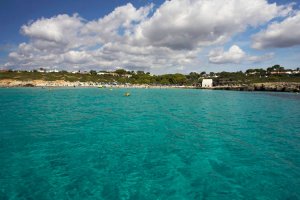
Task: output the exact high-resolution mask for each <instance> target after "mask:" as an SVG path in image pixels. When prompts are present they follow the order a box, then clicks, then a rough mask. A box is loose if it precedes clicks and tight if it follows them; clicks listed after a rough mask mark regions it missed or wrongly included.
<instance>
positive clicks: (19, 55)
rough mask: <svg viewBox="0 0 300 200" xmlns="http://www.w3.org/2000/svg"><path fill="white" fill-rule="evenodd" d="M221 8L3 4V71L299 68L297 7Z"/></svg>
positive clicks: (214, 4) (45, 1) (197, 0)
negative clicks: (46, 69)
mask: <svg viewBox="0 0 300 200" xmlns="http://www.w3.org/2000/svg"><path fill="white" fill-rule="evenodd" d="M231 1H232V3H230V2H231ZM273 3H276V5H275V4H273ZM223 4H224V2H223V3H222V1H218V0H212V1H210V2H209V3H208V1H205V0H181V1H180V0H172V1H170V2H166V1H163V0H152V1H146V0H135V1H125V0H118V1H117V0H110V1H106V0H89V1H83V0H78V1H73V0H26V1H23V0H0V24H1V31H0V68H15V69H17V68H18V69H32V68H39V67H44V68H57V69H66V70H71V71H72V70H78V69H87V70H88V69H96V70H103V69H106V70H114V69H116V68H126V69H128V70H140V69H142V70H145V71H151V72H153V73H175V72H180V73H188V72H190V71H198V72H200V71H208V72H209V71H223V70H225V71H236V70H245V69H247V68H249V67H269V66H270V65H274V64H281V65H283V66H286V67H287V68H289V67H290V68H296V67H299V65H300V64H299V63H300V62H299V61H300V56H299V55H300V54H299V53H300V48H299V45H300V33H299V31H297V30H299V29H300V24H299V22H300V20H299V19H300V14H299V12H298V11H299V4H298V3H293V1H290V0H277V1H276V0H272V1H271V0H269V1H266V0H253V1H249V2H248V3H247V2H246V1H243V0H240V1H233V0H229V3H228V4H227V5H225V4H224V5H223ZM243 9H245V10H243ZM228 10H230V12H232V13H229V12H227V11H228ZM75 13H77V15H74V14H75ZM214 13H215V14H214ZM213 14H214V15H213ZM105 16H106V17H105ZM212 16H213V17H212ZM247 16H249V17H247ZM272 23H273V25H272ZM274 24H275V25H274ZM287 29H293V30H287ZM274 33H275V35H274ZM287 35H288V37H287ZM297 38H299V39H297Z"/></svg>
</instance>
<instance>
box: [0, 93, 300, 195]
mask: <svg viewBox="0 0 300 200" xmlns="http://www.w3.org/2000/svg"><path fill="white" fill-rule="evenodd" d="M125 92H130V93H131V96H130V97H124V96H123V95H124V93H125ZM0 199H1V200H4V199H24V200H25V199H37V200H43V199H56V200H57V199H80V200H82V199H109V200H114V199H124V200H125V199H126V200H127V199H128V200H129V199H132V200H133V199H146V200H147V199H149V200H154V199H172V200H177V199H178V200H179V199H197V200H198V199H203V200H204V199H222V200H225V199H230V200H232V199H249V200H250V199H251V200H252V199H259V200H261V199H272V200H276V199H283V200H294V199H300V95H299V94H288V93H267V92H265V93H259V92H257V93H255V92H234V91H210V90H182V89H126V90H125V89H114V90H112V91H110V90H109V89H96V88H81V89H77V88H74V89H73V88H72V89H67V88H57V89H51V90H49V89H39V88H13V89H12V88H10V89H0Z"/></svg>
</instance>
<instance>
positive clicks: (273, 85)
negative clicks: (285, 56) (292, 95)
mask: <svg viewBox="0 0 300 200" xmlns="http://www.w3.org/2000/svg"><path fill="white" fill-rule="evenodd" d="M212 89H214V90H236V91H268V92H296V93H298V92H300V83H293V82H269V83H254V84H249V85H234V86H215V87H213V88H212Z"/></svg>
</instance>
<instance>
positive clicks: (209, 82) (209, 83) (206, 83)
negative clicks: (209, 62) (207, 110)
mask: <svg viewBox="0 0 300 200" xmlns="http://www.w3.org/2000/svg"><path fill="white" fill-rule="evenodd" d="M212 86H213V80H212V79H203V80H202V87H203V88H211V87H212Z"/></svg>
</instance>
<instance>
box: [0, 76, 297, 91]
mask: <svg viewBox="0 0 300 200" xmlns="http://www.w3.org/2000/svg"><path fill="white" fill-rule="evenodd" d="M16 87H39V88H54V87H80V88H144V89H147V88H149V89H150V88H151V89H172V88H177V89H205V90H233V91H267V92H294V93H299V92H300V83H297V82H267V83H253V84H242V85H223V86H213V87H211V88H203V87H197V86H178V85H147V84H118V85H116V84H107V83H97V82H79V81H76V82H69V81H64V80H56V81H44V80H31V81H19V80H14V79H2V80H0V88H16Z"/></svg>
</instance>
